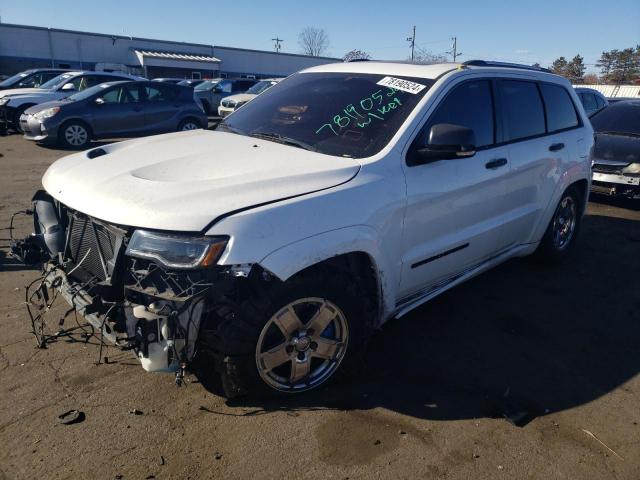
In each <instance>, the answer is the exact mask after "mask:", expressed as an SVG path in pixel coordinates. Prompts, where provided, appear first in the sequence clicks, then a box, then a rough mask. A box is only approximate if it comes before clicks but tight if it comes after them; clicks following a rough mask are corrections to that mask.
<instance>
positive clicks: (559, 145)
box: [549, 143, 564, 152]
mask: <svg viewBox="0 0 640 480" xmlns="http://www.w3.org/2000/svg"><path fill="white" fill-rule="evenodd" d="M563 148H564V143H554V144H552V145H551V146H550V147H549V151H550V152H558V151H560V150H562V149H563Z"/></svg>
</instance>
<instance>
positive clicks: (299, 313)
mask: <svg viewBox="0 0 640 480" xmlns="http://www.w3.org/2000/svg"><path fill="white" fill-rule="evenodd" d="M348 340H349V329H348V325H347V321H346V318H345V316H344V314H343V313H342V311H341V310H340V309H339V308H338V307H337V306H336V305H335V304H334V303H333V302H331V301H329V300H327V299H323V298H316V297H309V298H302V299H299V300H296V301H294V302H291V303H289V304H287V305H286V306H284V307H283V308H281V309H280V310H278V312H276V313H275V314H274V315H273V316H272V317H271V318H270V319H269V321H268V322H267V324H266V325H265V326H264V328H263V329H262V332H261V333H260V337H259V338H258V344H257V346H256V366H257V368H258V373H259V374H260V377H261V378H262V379H263V380H264V381H265V382H266V383H267V385H269V386H270V387H271V388H274V389H276V390H279V391H282V392H300V391H304V390H310V389H312V388H315V387H318V386H319V385H321V384H322V383H324V382H326V381H327V380H328V379H329V378H330V377H331V376H332V375H333V374H334V373H335V371H336V370H337V369H338V367H339V366H340V362H341V361H342V359H343V358H344V355H345V353H346V351H347V344H348Z"/></svg>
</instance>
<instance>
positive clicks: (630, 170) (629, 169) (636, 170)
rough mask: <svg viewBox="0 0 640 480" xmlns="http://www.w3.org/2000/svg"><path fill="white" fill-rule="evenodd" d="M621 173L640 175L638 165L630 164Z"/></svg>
mask: <svg viewBox="0 0 640 480" xmlns="http://www.w3.org/2000/svg"><path fill="white" fill-rule="evenodd" d="M622 173H632V174H636V175H637V174H640V163H631V164H629V165H627V166H626V167H624V168H623V169H622Z"/></svg>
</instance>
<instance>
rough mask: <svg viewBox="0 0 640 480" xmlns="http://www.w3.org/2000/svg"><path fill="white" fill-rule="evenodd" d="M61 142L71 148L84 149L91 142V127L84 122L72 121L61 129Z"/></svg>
mask: <svg viewBox="0 0 640 480" xmlns="http://www.w3.org/2000/svg"><path fill="white" fill-rule="evenodd" d="M59 138H60V142H61V143H62V144H63V145H65V146H67V147H70V148H84V147H86V146H87V145H88V144H89V142H91V134H90V133H89V127H87V125H86V124H84V123H82V122H76V121H71V122H67V123H65V124H64V125H62V127H60V134H59Z"/></svg>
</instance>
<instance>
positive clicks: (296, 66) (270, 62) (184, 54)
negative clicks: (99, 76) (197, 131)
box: [0, 23, 341, 78]
mask: <svg viewBox="0 0 640 480" xmlns="http://www.w3.org/2000/svg"><path fill="white" fill-rule="evenodd" d="M339 61H341V60H340V59H337V58H329V57H310V56H307V55H296V54H290V53H276V52H268V51H262V50H247V49H242V48H233V47H218V46H213V45H204V44H198V43H185V42H173V41H170V40H153V39H148V38H137V37H127V36H122V35H107V34H101V33H89V32H81V31H74V30H61V29H57V28H44V27H33V26H28V25H12V24H8V23H0V74H5V75H12V74H14V73H17V72H20V71H22V70H26V69H28V68H36V67H61V68H73V69H82V70H105V71H114V70H117V71H126V72H129V73H136V74H139V75H143V76H146V77H148V78H157V77H179V78H215V77H218V76H223V77H224V76H226V77H256V78H266V77H275V76H278V77H281V76H286V75H289V74H291V73H293V72H296V71H298V70H301V69H303V68H307V67H311V66H314V65H322V64H325V63H333V62H339Z"/></svg>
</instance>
